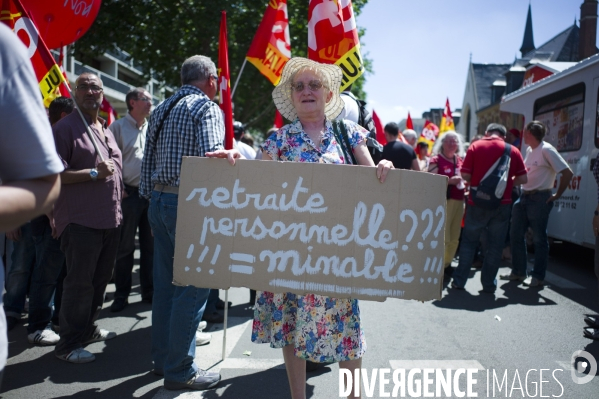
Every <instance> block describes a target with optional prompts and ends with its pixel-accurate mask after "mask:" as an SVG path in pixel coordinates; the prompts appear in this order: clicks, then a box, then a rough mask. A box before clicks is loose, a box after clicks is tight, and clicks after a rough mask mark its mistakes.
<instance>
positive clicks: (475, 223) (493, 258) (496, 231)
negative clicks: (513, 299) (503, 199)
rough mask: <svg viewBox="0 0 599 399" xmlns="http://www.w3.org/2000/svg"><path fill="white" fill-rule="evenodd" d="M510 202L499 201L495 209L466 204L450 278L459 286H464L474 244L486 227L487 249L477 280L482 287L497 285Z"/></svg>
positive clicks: (472, 257) (473, 253) (493, 290)
mask: <svg viewBox="0 0 599 399" xmlns="http://www.w3.org/2000/svg"><path fill="white" fill-rule="evenodd" d="M510 208H511V205H510V204H502V205H500V206H499V208H497V209H494V210H486V209H482V208H480V207H477V206H473V205H467V207H466V220H465V222H464V229H463V230H462V242H461V243H460V263H459V264H458V267H457V268H456V270H455V271H454V272H453V282H454V283H455V284H456V285H457V286H458V287H464V285H466V281H467V280H468V275H469V274H470V267H471V266H472V262H473V261H474V255H475V252H476V247H477V246H478V243H479V241H480V237H481V235H482V234H483V232H484V230H485V229H486V231H487V243H488V245H487V251H486V253H485V259H484V261H483V267H482V270H481V274H480V281H481V283H482V285H483V290H484V291H486V292H495V289H496V288H497V271H498V270H499V264H500V262H501V251H502V250H503V245H504V244H505V235H506V234H507V228H508V223H509V220H510Z"/></svg>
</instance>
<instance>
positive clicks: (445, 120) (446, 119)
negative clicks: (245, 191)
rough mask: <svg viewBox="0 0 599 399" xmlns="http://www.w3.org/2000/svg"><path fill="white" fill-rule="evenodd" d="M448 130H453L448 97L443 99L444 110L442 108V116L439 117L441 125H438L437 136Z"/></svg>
mask: <svg viewBox="0 0 599 399" xmlns="http://www.w3.org/2000/svg"><path fill="white" fill-rule="evenodd" d="M450 130H455V125H454V123H453V116H452V115H451V108H450V107H449V98H448V99H447V100H446V101H445V110H443V117H442V118H441V126H439V137H441V136H442V135H443V133H445V132H448V131H450Z"/></svg>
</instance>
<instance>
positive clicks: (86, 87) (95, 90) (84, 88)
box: [77, 85, 104, 94]
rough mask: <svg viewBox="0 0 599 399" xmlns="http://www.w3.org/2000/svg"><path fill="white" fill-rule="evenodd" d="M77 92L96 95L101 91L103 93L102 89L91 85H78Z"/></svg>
mask: <svg viewBox="0 0 599 399" xmlns="http://www.w3.org/2000/svg"><path fill="white" fill-rule="evenodd" d="M77 90H79V91H88V90H91V91H92V93H94V94H98V93H101V92H102V91H104V89H103V88H101V87H100V86H96V85H92V86H90V85H79V86H77Z"/></svg>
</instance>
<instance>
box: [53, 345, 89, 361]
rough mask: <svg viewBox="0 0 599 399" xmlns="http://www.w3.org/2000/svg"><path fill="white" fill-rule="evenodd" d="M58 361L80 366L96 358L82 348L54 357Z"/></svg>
mask: <svg viewBox="0 0 599 399" xmlns="http://www.w3.org/2000/svg"><path fill="white" fill-rule="evenodd" d="M56 357H57V358H59V359H60V360H64V361H65V362H69V363H75V364H81V363H89V362H93V361H94V360H96V357H95V356H94V355H93V354H91V353H90V352H88V351H86V350H85V349H83V348H77V349H75V350H74V351H72V352H71V353H67V354H66V355H56Z"/></svg>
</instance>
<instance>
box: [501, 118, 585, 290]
mask: <svg viewBox="0 0 599 399" xmlns="http://www.w3.org/2000/svg"><path fill="white" fill-rule="evenodd" d="M546 131H547V129H546V127H545V125H543V124H542V123H541V122H539V121H532V122H529V123H528V124H527V125H526V127H525V128H524V141H525V142H526V144H527V145H528V148H527V149H526V159H525V161H524V164H525V165H526V169H527V170H528V181H527V182H526V183H524V184H523V185H522V193H521V194H520V198H518V200H517V201H516V202H515V203H514V209H513V210H512V226H511V229H510V238H511V244H512V272H511V273H510V274H509V275H507V276H501V278H502V279H505V280H516V281H523V280H524V285H528V286H530V287H537V286H541V285H543V283H544V280H545V272H546V270H547V260H548V257H549V241H548V240H547V223H548V222H549V213H550V212H551V209H552V208H553V203H554V201H555V200H557V199H558V198H560V197H561V196H562V194H563V193H564V191H565V190H566V188H568V184H569V183H570V180H572V175H573V173H572V170H571V169H570V167H569V166H568V163H567V162H566V161H565V160H564V158H562V156H561V155H560V154H559V153H558V152H557V150H556V149H555V147H553V146H552V145H551V144H549V143H548V142H546V141H544V140H543V138H544V137H545V132H546ZM557 174H561V177H560V179H559V186H558V188H557V191H556V193H555V194H553V193H552V188H553V183H554V181H555V177H556V176H557ZM528 227H530V228H531V229H532V232H533V243H534V246H535V262H534V268H533V270H532V273H531V274H530V276H529V277H528V278H527V277H526V274H527V271H526V265H527V259H526V240H525V237H524V235H525V233H526V230H527V229H528Z"/></svg>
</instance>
